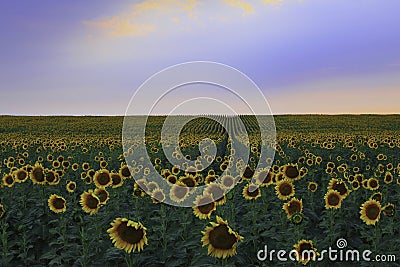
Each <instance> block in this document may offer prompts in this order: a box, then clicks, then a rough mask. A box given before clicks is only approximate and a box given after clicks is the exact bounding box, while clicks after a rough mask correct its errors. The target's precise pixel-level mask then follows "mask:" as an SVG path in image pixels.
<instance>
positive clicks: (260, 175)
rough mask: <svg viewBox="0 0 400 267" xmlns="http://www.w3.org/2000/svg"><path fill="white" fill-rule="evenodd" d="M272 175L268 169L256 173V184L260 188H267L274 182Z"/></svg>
mask: <svg viewBox="0 0 400 267" xmlns="http://www.w3.org/2000/svg"><path fill="white" fill-rule="evenodd" d="M274 175H275V174H274V173H273V172H272V171H269V170H268V169H263V170H261V171H258V172H257V174H256V181H257V184H260V185H261V186H269V185H270V184H272V183H273V182H274V180H273V179H274Z"/></svg>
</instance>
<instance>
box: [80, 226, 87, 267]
mask: <svg viewBox="0 0 400 267" xmlns="http://www.w3.org/2000/svg"><path fill="white" fill-rule="evenodd" d="M80 236H81V242H82V267H86V266H87V258H86V256H87V244H86V239H85V227H84V226H83V225H82V226H81V227H80Z"/></svg>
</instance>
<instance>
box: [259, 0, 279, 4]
mask: <svg viewBox="0 0 400 267" xmlns="http://www.w3.org/2000/svg"><path fill="white" fill-rule="evenodd" d="M262 1H263V3H267V4H280V3H282V0H262Z"/></svg>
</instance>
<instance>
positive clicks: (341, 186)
mask: <svg viewBox="0 0 400 267" xmlns="http://www.w3.org/2000/svg"><path fill="white" fill-rule="evenodd" d="M328 190H336V191H337V192H339V194H340V195H341V196H342V198H343V199H344V198H346V197H347V196H348V195H349V194H350V190H349V188H348V187H347V185H346V183H345V182H344V181H343V180H341V179H336V178H333V179H331V180H330V182H329V186H328Z"/></svg>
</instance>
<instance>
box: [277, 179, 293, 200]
mask: <svg viewBox="0 0 400 267" xmlns="http://www.w3.org/2000/svg"><path fill="white" fill-rule="evenodd" d="M294 189H295V188H294V185H293V184H292V183H291V182H289V181H288V180H285V179H284V180H281V181H279V182H277V184H276V186H275V191H276V194H277V196H278V198H279V199H281V200H286V199H289V198H291V197H292V196H294V193H295V191H294Z"/></svg>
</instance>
